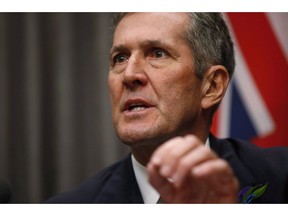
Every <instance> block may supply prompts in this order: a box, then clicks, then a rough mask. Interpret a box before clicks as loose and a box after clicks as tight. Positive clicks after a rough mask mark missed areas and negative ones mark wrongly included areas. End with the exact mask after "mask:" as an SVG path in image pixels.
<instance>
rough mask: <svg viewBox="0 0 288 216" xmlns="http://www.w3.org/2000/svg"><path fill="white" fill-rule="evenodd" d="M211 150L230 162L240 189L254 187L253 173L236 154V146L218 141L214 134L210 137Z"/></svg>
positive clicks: (222, 140) (224, 141)
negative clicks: (248, 186)
mask: <svg viewBox="0 0 288 216" xmlns="http://www.w3.org/2000/svg"><path fill="white" fill-rule="evenodd" d="M209 139H210V146H211V148H212V149H213V150H214V151H215V152H216V153H217V154H218V156H219V157H221V158H223V159H225V160H226V161H228V163H229V164H230V166H231V167H232V168H233V171H234V174H235V175H236V176H237V178H238V180H239V183H240V188H244V187H245V186H247V185H253V184H255V183H256V180H255V178H254V177H253V175H252V174H251V172H250V171H249V170H248V169H247V168H246V167H245V165H244V164H243V163H242V161H240V160H239V157H238V156H237V154H236V151H235V146H233V144H232V143H230V142H229V141H228V140H224V139H217V138H215V137H214V136H213V135H212V134H210V136H209Z"/></svg>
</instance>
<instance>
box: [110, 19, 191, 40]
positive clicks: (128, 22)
mask: <svg viewBox="0 0 288 216" xmlns="http://www.w3.org/2000/svg"><path fill="white" fill-rule="evenodd" d="M187 20H188V16H187V14H186V13H128V14H127V15H125V16H124V17H123V18H122V20H121V21H120V22H119V24H118V26H117V27H116V29H115V32H114V39H113V44H115V43H125V42H133V40H136V39H137V40H142V39H143V40H179V39H183V37H182V35H183V34H182V33H183V31H184V27H185V24H186V23H187ZM174 42H175V41H174Z"/></svg>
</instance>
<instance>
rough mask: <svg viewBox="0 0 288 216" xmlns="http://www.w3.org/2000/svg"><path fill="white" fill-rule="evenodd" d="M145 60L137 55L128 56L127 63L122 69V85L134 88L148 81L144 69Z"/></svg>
mask: <svg viewBox="0 0 288 216" xmlns="http://www.w3.org/2000/svg"><path fill="white" fill-rule="evenodd" d="M145 67H146V66H145V60H141V59H140V58H139V57H138V58H137V57H134V56H130V58H129V60H128V65H127V66H126V68H125V71H124V73H123V74H124V79H123V82H124V85H125V86H127V87H128V88H130V89H135V88H137V87H140V86H145V85H146V84H147V82H148V77H147V74H146V71H145Z"/></svg>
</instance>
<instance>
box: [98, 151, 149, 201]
mask: <svg viewBox="0 0 288 216" xmlns="http://www.w3.org/2000/svg"><path fill="white" fill-rule="evenodd" d="M98 197H100V198H99V199H98V200H96V202H98V203H144V201H143V198H142V195H141V192H140V190H139V187H138V184H137V181H136V178H135V174H134V171H133V167H132V161H131V155H128V156H127V157H126V158H125V159H124V160H122V162H120V164H119V166H118V167H117V168H116V169H115V170H114V171H113V173H112V174H111V177H110V178H109V180H107V182H106V184H105V185H104V186H103V189H102V191H101V194H100V195H99V196H98Z"/></svg>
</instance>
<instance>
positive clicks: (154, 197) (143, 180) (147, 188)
mask: <svg viewBox="0 0 288 216" xmlns="http://www.w3.org/2000/svg"><path fill="white" fill-rule="evenodd" d="M205 146H207V147H208V148H210V141H209V138H207V140H206V143H205ZM131 157H132V166H133V170H134V173H135V177H136V180H137V183H138V186H139V189H140V192H141V194H142V198H143V201H144V203H145V204H146V203H147V204H151V203H157V201H158V200H159V197H160V195H159V193H158V192H157V191H156V190H155V189H154V188H153V187H152V185H151V184H150V183H149V181H148V174H147V171H146V167H144V166H143V165H142V164H140V163H139V162H138V161H137V160H136V159H135V157H134V156H133V155H132V156H131Z"/></svg>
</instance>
